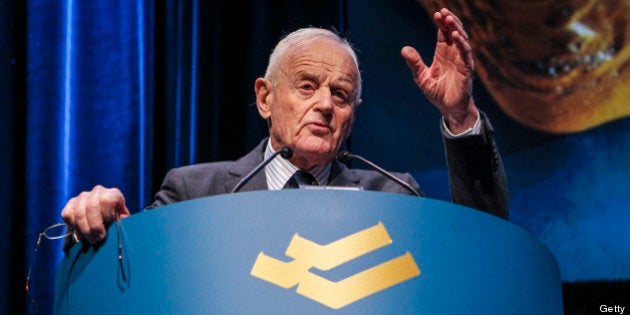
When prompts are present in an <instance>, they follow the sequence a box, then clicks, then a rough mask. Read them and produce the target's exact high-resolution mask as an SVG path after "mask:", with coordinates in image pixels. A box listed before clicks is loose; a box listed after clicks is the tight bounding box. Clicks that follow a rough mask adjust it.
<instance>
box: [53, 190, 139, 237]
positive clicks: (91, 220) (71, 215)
mask: <svg viewBox="0 0 630 315" xmlns="http://www.w3.org/2000/svg"><path fill="white" fill-rule="evenodd" d="M117 213H118V214H119V215H120V217H121V218H124V217H127V216H129V215H130V212H129V210H128V209H127V206H126V205H125V197H124V196H123V194H122V193H121V192H120V190H118V189H117V188H105V187H103V186H100V185H99V186H95V187H94V188H93V189H92V190H91V191H89V192H82V193H81V194H79V195H78V196H76V197H74V198H72V199H70V200H69V201H68V203H67V204H66V206H65V207H64V209H63V210H62V212H61V216H62V218H63V220H64V221H65V222H66V223H68V224H69V225H70V226H71V227H72V228H73V229H75V233H76V234H78V235H77V236H78V237H79V238H82V239H85V240H86V241H87V242H89V243H90V244H94V243H97V242H100V241H102V240H103V239H105V236H106V235H107V226H108V225H109V224H110V223H111V222H112V221H114V220H115V219H116V214H117Z"/></svg>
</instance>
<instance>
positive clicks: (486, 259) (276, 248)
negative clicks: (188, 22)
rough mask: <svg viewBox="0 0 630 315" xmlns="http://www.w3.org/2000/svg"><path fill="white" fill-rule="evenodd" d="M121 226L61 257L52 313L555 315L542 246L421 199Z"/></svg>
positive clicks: (260, 201)
mask: <svg viewBox="0 0 630 315" xmlns="http://www.w3.org/2000/svg"><path fill="white" fill-rule="evenodd" d="M120 227H121V228H120V232H121V233H120V237H119V236H118V235H119V234H118V233H117V228H116V224H112V226H110V227H109V230H108V233H109V234H108V237H107V239H106V241H105V242H104V243H103V244H102V245H100V246H98V247H83V246H82V245H81V244H77V245H75V246H74V247H72V248H71V249H70V250H69V251H68V253H67V255H65V256H64V257H63V259H62V261H61V262H60V264H59V267H58V270H57V275H56V283H55V310H54V312H55V314H134V315H135V314H514V313H518V314H537V315H538V314H562V313H563V305H562V290H561V281H560V272H559V267H558V264H557V262H556V260H555V258H554V257H553V255H552V254H551V253H550V252H549V250H548V249H547V248H546V247H545V246H544V245H543V244H542V243H540V242H539V241H538V240H537V239H536V238H534V237H533V236H532V235H530V234H529V233H528V232H526V231H525V230H523V229H521V228H519V227H517V226H515V225H513V224H511V223H509V222H507V221H505V220H502V219H499V218H496V217H494V216H492V215H489V214H486V213H483V212H481V211H477V210H474V209H470V208H467V207H463V206H458V205H455V204H452V203H448V202H443V201H438V200H432V199H428V198H419V197H412V196H406V195H399V194H391V193H384V192H370V191H340V190H282V191H256V192H242V193H236V194H227V195H219V196H213V197H206V198H200V199H195V200H189V201H185V202H180V203H176V204H171V205H167V206H163V207H160V208H156V209H153V210H150V211H144V212H141V213H138V214H134V215H133V216H130V217H128V218H125V219H123V220H121V221H120ZM119 244H120V245H121V248H122V261H121V262H122V264H121V263H120V262H119V259H118V248H119Z"/></svg>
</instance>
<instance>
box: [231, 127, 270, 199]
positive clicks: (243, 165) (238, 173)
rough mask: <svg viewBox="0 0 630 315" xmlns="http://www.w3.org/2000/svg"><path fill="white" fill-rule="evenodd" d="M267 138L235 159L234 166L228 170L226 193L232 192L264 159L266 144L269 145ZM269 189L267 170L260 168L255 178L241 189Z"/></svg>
mask: <svg viewBox="0 0 630 315" xmlns="http://www.w3.org/2000/svg"><path fill="white" fill-rule="evenodd" d="M267 139H268V138H265V139H263V140H262V141H261V142H260V143H259V144H258V146H256V148H254V149H253V150H252V151H250V152H249V153H247V155H245V156H243V157H242V158H240V159H238V160H237V161H235V162H234V163H233V165H232V167H231V168H230V169H229V170H228V174H229V179H227V180H226V181H225V191H226V193H228V192H231V191H232V189H233V188H234V187H235V186H236V184H238V182H239V181H240V180H241V179H243V177H245V176H246V175H247V174H249V172H251V171H252V170H253V169H254V168H256V166H258V165H259V164H260V163H262V161H263V157H264V152H265V146H266V145H267ZM266 189H267V177H266V176H265V170H264V169H263V170H260V172H258V174H256V175H255V176H254V177H253V178H251V179H250V180H249V182H247V184H245V185H244V186H243V187H241V189H240V190H239V191H253V190H266Z"/></svg>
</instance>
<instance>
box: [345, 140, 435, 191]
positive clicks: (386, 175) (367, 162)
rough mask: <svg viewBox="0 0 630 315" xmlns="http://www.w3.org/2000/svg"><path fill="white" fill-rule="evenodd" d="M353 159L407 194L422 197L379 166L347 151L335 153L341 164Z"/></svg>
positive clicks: (407, 184)
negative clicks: (389, 180)
mask: <svg viewBox="0 0 630 315" xmlns="http://www.w3.org/2000/svg"><path fill="white" fill-rule="evenodd" d="M353 159H357V160H359V161H361V162H363V163H365V164H367V165H369V166H370V167H372V168H373V169H375V170H377V171H378V172H379V173H381V174H382V175H384V176H385V177H387V178H389V179H391V180H393V181H394V182H396V183H397V184H398V185H400V186H402V187H404V188H405V189H407V190H408V191H409V192H411V193H412V194H414V195H416V196H418V197H423V195H422V194H421V193H420V192H419V191H417V190H416V189H415V188H413V187H411V185H409V183H407V182H404V181H403V180H401V179H400V178H398V177H396V176H394V175H392V174H391V173H390V172H388V171H386V170H384V169H382V168H380V167H379V166H377V165H376V164H374V163H372V162H370V161H368V160H366V159H365V158H363V157H361V156H358V155H354V154H352V153H350V152H348V151H341V152H339V153H337V160H338V161H340V162H343V163H347V162H350V161H352V160H353Z"/></svg>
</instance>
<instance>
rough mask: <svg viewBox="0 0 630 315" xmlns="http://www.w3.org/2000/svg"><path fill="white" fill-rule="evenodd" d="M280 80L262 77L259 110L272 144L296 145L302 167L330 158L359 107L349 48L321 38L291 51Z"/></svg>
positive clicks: (297, 162) (276, 146)
mask: <svg viewBox="0 0 630 315" xmlns="http://www.w3.org/2000/svg"><path fill="white" fill-rule="evenodd" d="M280 72H281V73H280V75H279V76H278V78H277V82H276V83H275V84H271V83H270V82H269V81H267V80H264V79H258V80H257V82H256V94H257V103H258V109H259V112H260V114H261V116H262V117H263V118H264V119H269V121H270V137H271V144H272V146H273V147H274V149H276V150H278V149H280V148H282V147H284V146H290V147H291V148H293V151H294V157H293V158H292V159H291V162H293V164H295V165H296V166H298V167H300V168H302V169H310V168H312V167H314V166H316V165H322V164H325V163H328V162H329V161H331V160H332V159H334V157H335V154H336V153H337V151H338V150H339V148H340V147H341V144H342V143H343V141H344V140H345V139H346V138H347V136H348V135H349V133H350V130H351V128H352V123H353V121H354V111H355V108H356V106H358V104H359V101H358V100H357V99H356V98H357V84H358V82H357V81H358V73H357V69H356V65H355V63H354V61H353V59H352V57H351V56H350V55H349V53H348V52H347V51H345V50H344V49H343V48H342V47H340V46H339V44H337V43H334V42H332V41H330V40H326V39H320V40H317V41H314V42H312V43H310V44H308V45H304V46H301V47H299V48H297V49H295V50H294V51H292V52H290V53H289V55H288V56H287V57H285V59H284V61H283V62H282V66H281V71H280Z"/></svg>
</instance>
